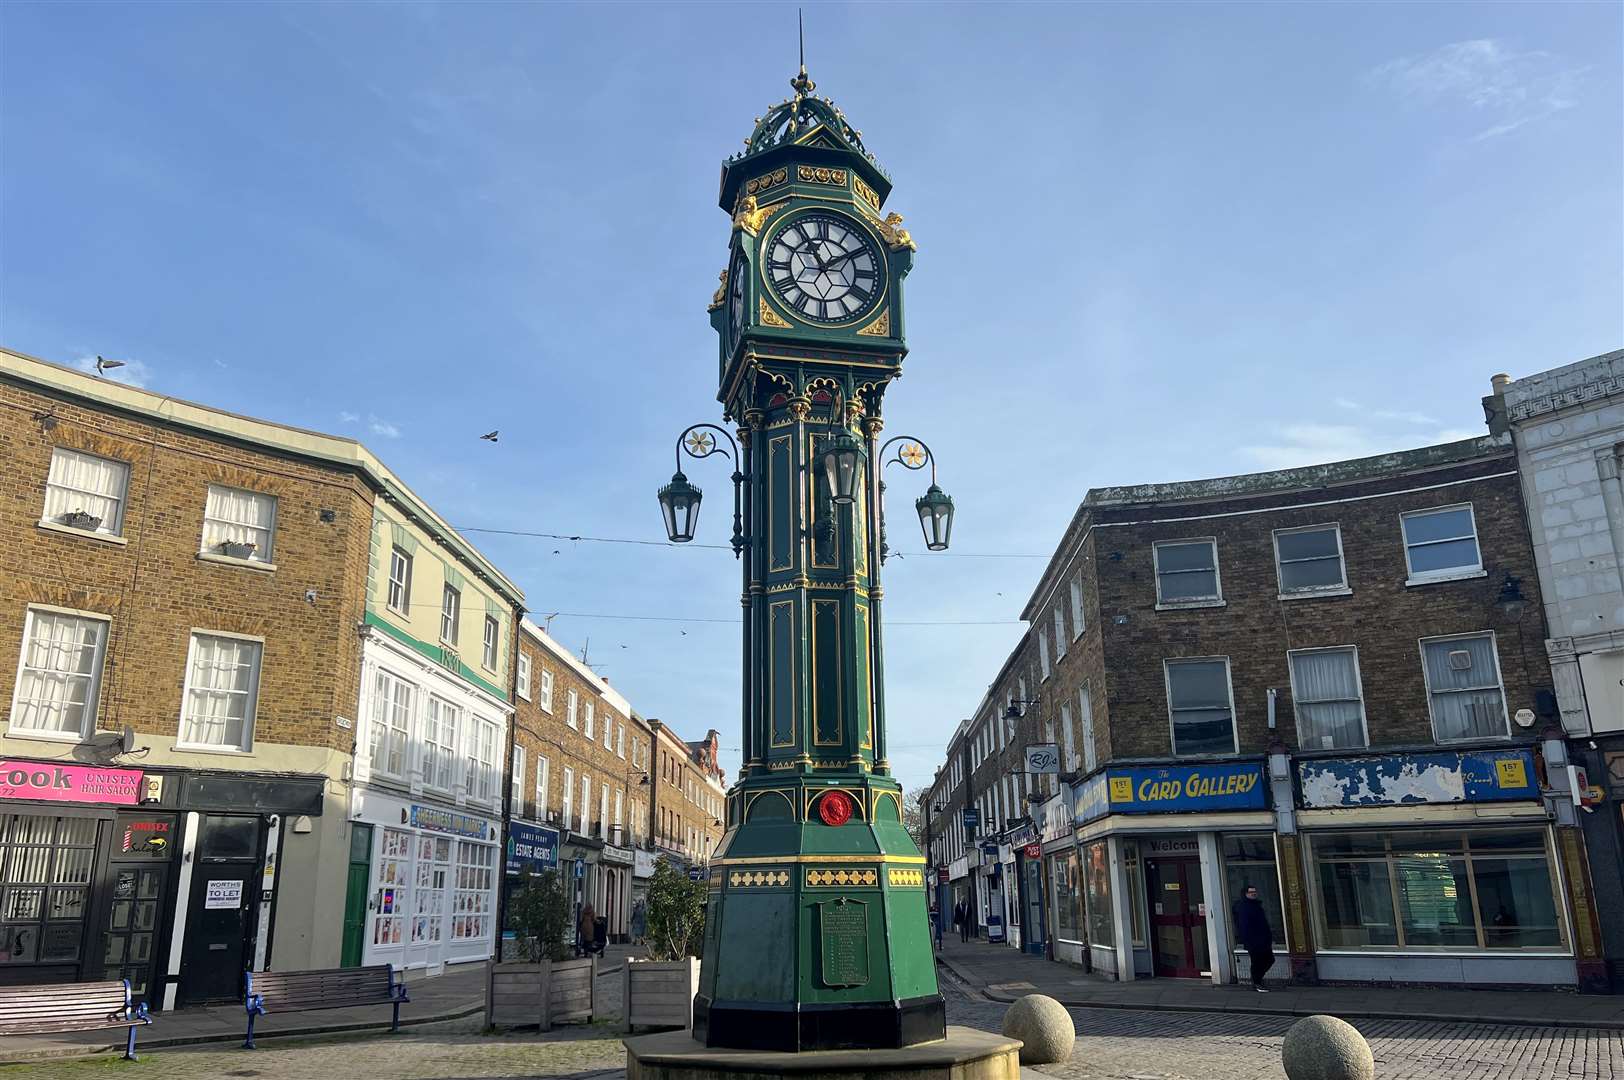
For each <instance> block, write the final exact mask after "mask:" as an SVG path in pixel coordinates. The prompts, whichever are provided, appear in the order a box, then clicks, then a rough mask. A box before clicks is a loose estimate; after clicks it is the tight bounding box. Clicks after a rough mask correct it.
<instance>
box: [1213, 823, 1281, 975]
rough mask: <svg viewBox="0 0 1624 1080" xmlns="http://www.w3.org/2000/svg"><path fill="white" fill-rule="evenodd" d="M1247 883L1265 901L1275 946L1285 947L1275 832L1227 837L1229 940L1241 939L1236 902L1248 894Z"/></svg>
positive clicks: (1264, 911) (1265, 910)
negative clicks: (1275, 854)
mask: <svg viewBox="0 0 1624 1080" xmlns="http://www.w3.org/2000/svg"><path fill="white" fill-rule="evenodd" d="M1248 885H1253V886H1256V887H1257V898H1258V900H1260V901H1261V902H1262V904H1263V913H1264V915H1266V916H1267V917H1268V920H1269V929H1270V930H1273V931H1274V943H1275V946H1276V947H1277V948H1279V949H1284V948H1285V947H1286V920H1285V914H1284V911H1285V908H1284V906H1283V905H1282V904H1281V902H1280V874H1279V872H1278V871H1277V869H1276V868H1275V861H1274V835H1273V834H1272V833H1259V834H1257V835H1255V836H1226V837H1224V886H1225V889H1224V891H1225V895H1226V896H1228V898H1229V911H1228V912H1226V913H1225V916H1226V917H1227V918H1228V919H1229V940H1230V941H1236V942H1238V941H1239V940H1240V930H1239V928H1238V927H1236V925H1235V905H1236V904H1238V903H1239V902H1240V899H1241V897H1243V896H1245V895H1246V887H1247V886H1248ZM1236 947H1237V948H1239V946H1236Z"/></svg>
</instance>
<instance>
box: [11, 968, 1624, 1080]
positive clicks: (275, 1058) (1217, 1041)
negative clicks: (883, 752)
mask: <svg viewBox="0 0 1624 1080" xmlns="http://www.w3.org/2000/svg"><path fill="white" fill-rule="evenodd" d="M619 985H620V980H619V977H618V976H608V977H605V978H604V979H603V980H602V981H601V982H600V983H599V995H600V996H599V1004H600V1007H601V1008H603V1009H605V1011H609V1010H613V1011H618V1009H619V1004H620V1003H619V1000H618V994H619ZM942 992H943V994H944V996H945V997H946V998H947V1000H948V1022H949V1023H952V1024H962V1025H966V1026H970V1027H977V1028H983V1029H985V1030H989V1031H996V1030H998V1026H999V1024H1000V1023H1001V1022H1002V1020H1003V1015H1004V1010H1005V1009H1006V1008H1007V1006H1005V1005H1002V1004H999V1003H997V1002H991V1001H987V1000H986V999H984V998H982V997H980V996H979V995H978V994H975V993H972V992H971V991H969V990H967V989H965V988H964V987H962V986H960V985H958V984H957V983H954V982H951V981H945V982H944V984H943V987H942ZM1072 1017H1073V1019H1074V1020H1075V1021H1076V1023H1077V1030H1078V1032H1079V1037H1078V1040H1077V1048H1076V1050H1075V1051H1074V1052H1073V1054H1072V1057H1071V1060H1070V1061H1068V1062H1065V1063H1062V1064H1058V1065H1044V1066H1041V1067H1039V1068H1038V1069H1036V1070H1032V1071H1033V1072H1036V1073H1041V1074H1042V1075H1045V1076H1052V1077H1059V1078H1064V1080H1284V1076H1285V1073H1284V1072H1283V1071H1282V1070H1281V1068H1280V1040H1281V1037H1282V1036H1283V1035H1284V1034H1285V1031H1286V1029H1287V1028H1288V1027H1290V1026H1291V1024H1292V1023H1293V1018H1291V1017H1277V1016H1252V1015H1246V1014H1236V1013H1178V1012H1135V1011H1129V1010H1116V1009H1074V1010H1072ZM479 1023H480V1021H479V1020H478V1019H477V1018H475V1019H468V1020H462V1021H454V1022H451V1023H446V1024H438V1025H433V1026H429V1027H423V1028H417V1029H409V1030H408V1032H407V1033H405V1034H401V1035H396V1036H387V1035H367V1036H361V1037H357V1036H334V1037H329V1038H322V1039H304V1040H275V1039H266V1040H263V1041H262V1042H261V1048H260V1049H259V1050H255V1051H244V1050H241V1049H238V1048H237V1047H236V1046H235V1045H225V1046H219V1045H217V1046H213V1047H199V1048H195V1049H177V1050H154V1051H150V1052H149V1053H147V1054H144V1055H143V1057H142V1060H141V1062H140V1063H139V1064H136V1065H130V1064H128V1063H126V1062H121V1061H119V1060H117V1059H116V1058H98V1059H93V1060H79V1061H57V1062H40V1063H38V1064H31V1065H21V1066H13V1067H10V1068H0V1080H46V1078H52V1080H55V1078H58V1077H60V1078H62V1080H78V1078H90V1077H98V1076H104V1075H105V1076H109V1077H111V1076H114V1075H117V1076H119V1077H126V1076H127V1077H132V1078H140V1077H151V1078H153V1080H158V1078H163V1080H236V1078H253V1077H263V1078H266V1080H273V1078H274V1080H373V1078H377V1080H497V1078H513V1077H577V1078H581V1080H588V1078H590V1080H599V1078H601V1080H609V1078H611V1077H619V1076H622V1075H624V1074H623V1071H622V1070H623V1066H624V1064H625V1051H624V1050H622V1049H621V1046H620V1040H619V1036H618V1034H617V1033H616V1032H615V1030H614V1028H613V1026H612V1025H610V1024H606V1023H599V1024H596V1025H593V1026H591V1027H584V1028H581V1027H577V1028H560V1029H558V1030H556V1031H554V1032H553V1033H551V1034H549V1035H545V1036H543V1035H538V1034H534V1033H531V1034H512V1033H510V1034H506V1035H498V1036H486V1035H481V1034H480V1033H479V1030H478V1028H479ZM1357 1026H1358V1028H1359V1029H1360V1030H1361V1031H1362V1032H1364V1034H1365V1037H1366V1038H1368V1039H1369V1040H1370V1044H1371V1048H1372V1050H1373V1051H1374V1052H1375V1055H1376V1076H1377V1078H1378V1080H1624V1032H1618V1031H1595V1030H1591V1029H1583V1028H1574V1029H1556V1028H1520V1027H1519V1028H1512V1027H1504V1026H1500V1025H1486V1024H1454V1023H1440V1022H1430V1021H1429V1022H1413V1021H1401V1020H1374V1021H1361V1022H1360V1023H1359V1024H1358V1025H1357Z"/></svg>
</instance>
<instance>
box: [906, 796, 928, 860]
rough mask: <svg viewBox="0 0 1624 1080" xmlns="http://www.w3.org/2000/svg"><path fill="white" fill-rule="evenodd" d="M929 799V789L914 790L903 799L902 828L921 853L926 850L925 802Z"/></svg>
mask: <svg viewBox="0 0 1624 1080" xmlns="http://www.w3.org/2000/svg"><path fill="white" fill-rule="evenodd" d="M929 798H930V789H929V788H914V789H913V790H912V791H910V792H908V793H907V794H906V795H904V796H903V797H902V827H903V828H905V829H907V830H908V835H909V836H911V837H913V842H914V846H915V847H917V848H919V850H920V851H924V850H925V800H927V799H929Z"/></svg>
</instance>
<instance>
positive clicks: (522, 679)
mask: <svg viewBox="0 0 1624 1080" xmlns="http://www.w3.org/2000/svg"><path fill="white" fill-rule="evenodd" d="M518 684H519V685H518V687H517V690H518V694H519V696H520V697H522V698H524V699H525V700H526V701H529V700H530V655H529V654H528V653H526V652H525V651H524V650H522V649H521V650H520V651H519V675H518Z"/></svg>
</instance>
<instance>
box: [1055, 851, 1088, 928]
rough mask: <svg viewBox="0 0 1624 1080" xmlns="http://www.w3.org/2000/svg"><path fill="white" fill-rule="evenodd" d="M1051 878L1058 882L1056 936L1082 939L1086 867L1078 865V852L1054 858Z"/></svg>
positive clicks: (1056, 887)
mask: <svg viewBox="0 0 1624 1080" xmlns="http://www.w3.org/2000/svg"><path fill="white" fill-rule="evenodd" d="M1049 880H1050V881H1052V882H1053V883H1054V933H1055V937H1056V938H1058V939H1059V940H1061V941H1077V942H1080V941H1082V940H1083V925H1082V924H1083V917H1082V906H1083V892H1082V869H1081V867H1079V866H1078V864H1077V853H1076V852H1075V851H1069V852H1067V853H1066V854H1064V855H1054V856H1051V857H1050V859H1049Z"/></svg>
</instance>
